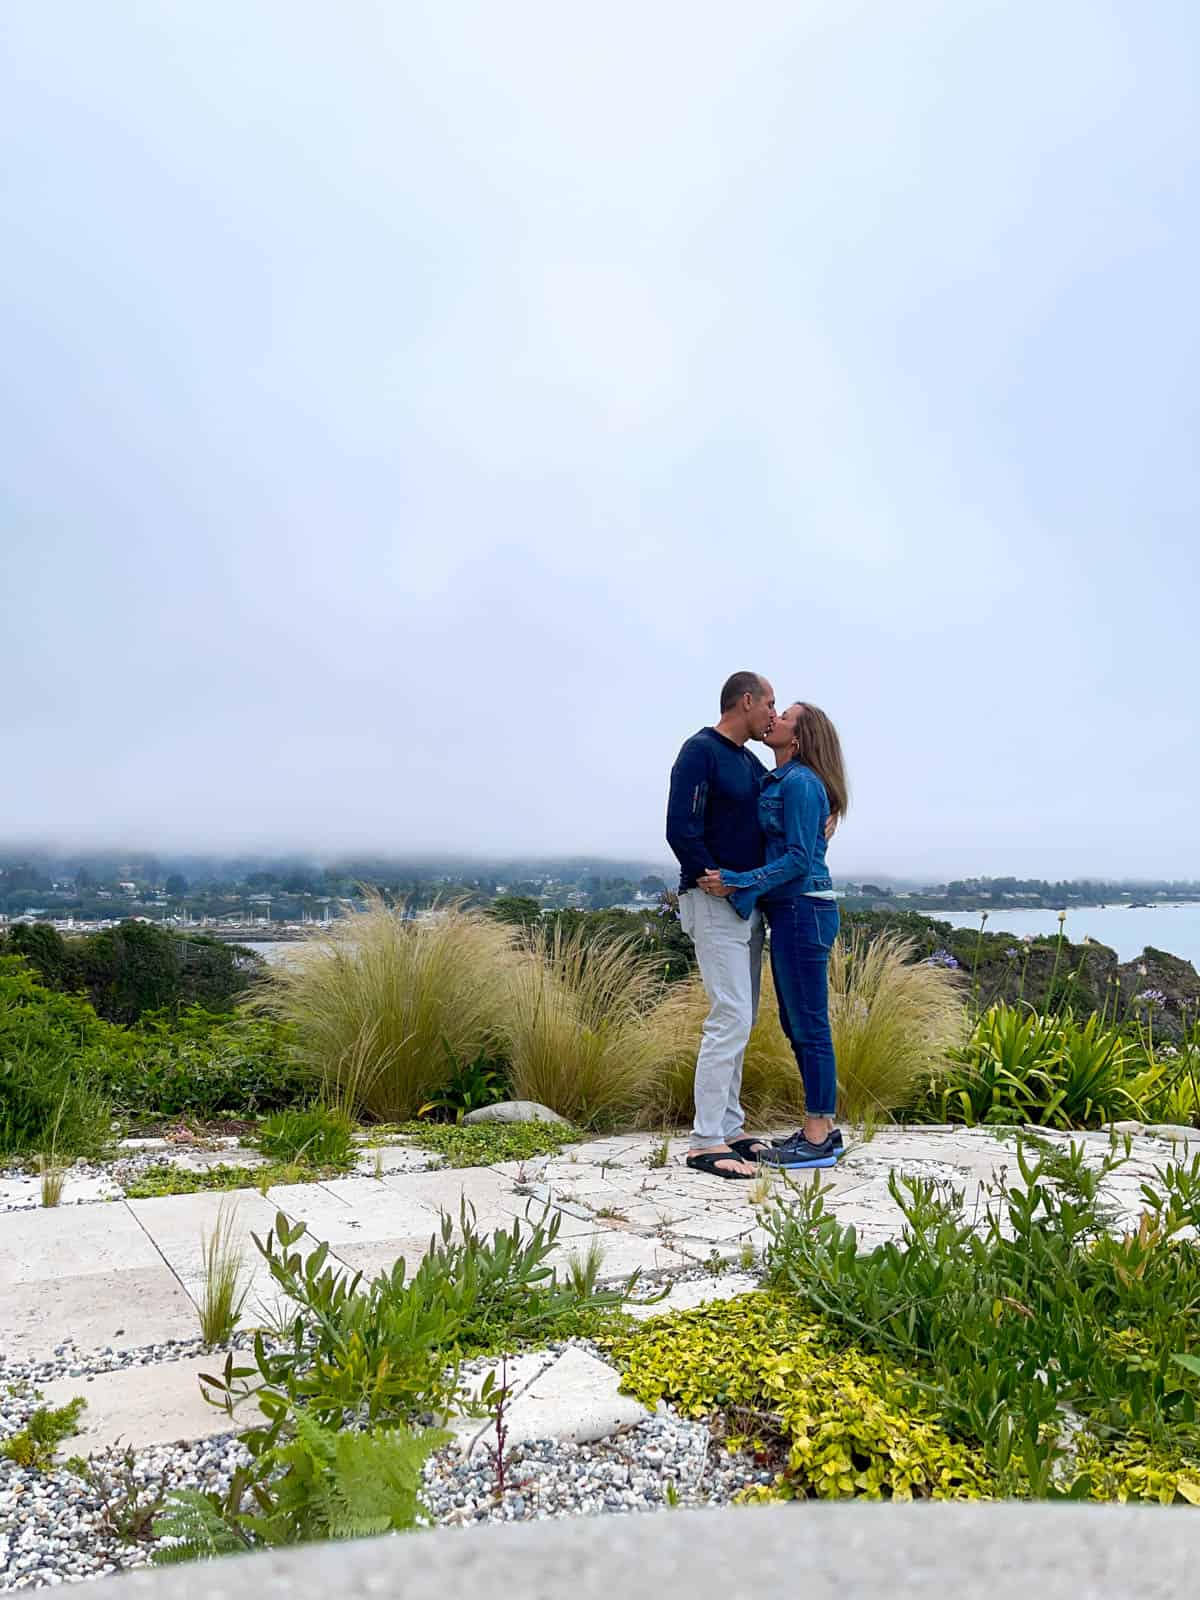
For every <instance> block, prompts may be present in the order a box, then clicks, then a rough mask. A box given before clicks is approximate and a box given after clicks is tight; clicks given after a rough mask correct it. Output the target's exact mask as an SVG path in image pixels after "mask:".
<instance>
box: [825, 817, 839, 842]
mask: <svg viewBox="0 0 1200 1600" xmlns="http://www.w3.org/2000/svg"><path fill="white" fill-rule="evenodd" d="M837 825H838V818H837V817H836V816H835V815H834V813H833V812H832V811H831V812H830V813H829V815H828V816H827V817H826V818H825V843H826V844H828V843H829V841H830V839H832V838H833V836H834V834H835V833H836V832H837Z"/></svg>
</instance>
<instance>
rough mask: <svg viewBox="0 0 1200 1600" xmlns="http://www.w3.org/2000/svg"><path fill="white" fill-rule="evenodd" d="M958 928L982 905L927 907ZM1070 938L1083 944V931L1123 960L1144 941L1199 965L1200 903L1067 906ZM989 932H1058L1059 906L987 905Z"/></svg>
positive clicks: (975, 920)
mask: <svg viewBox="0 0 1200 1600" xmlns="http://www.w3.org/2000/svg"><path fill="white" fill-rule="evenodd" d="M922 915H923V916H926V917H937V918H938V919H939V920H940V921H942V922H949V923H951V924H952V925H953V926H954V927H956V928H977V927H978V926H979V913H978V911H945V912H942V911H925V912H922ZM1063 927H1064V931H1065V933H1066V936H1067V938H1068V939H1070V940H1071V941H1072V943H1074V944H1079V943H1080V941H1081V940H1082V939H1084V938H1085V937H1090V938H1092V939H1096V940H1098V941H1099V942H1100V943H1101V944H1106V945H1108V946H1109V947H1110V949H1113V950H1115V951H1116V952H1117V959H1118V960H1120V961H1132V960H1133V959H1134V958H1135V956H1140V955H1141V953H1142V951H1143V950H1144V949H1145V948H1146V946H1147V945H1148V944H1149V945H1153V946H1154V948H1155V949H1156V950H1165V951H1166V952H1167V953H1168V955H1173V956H1182V957H1183V959H1184V960H1185V961H1190V962H1191V963H1192V965H1193V966H1194V967H1196V968H1197V969H1198V970H1200V904H1194V905H1178V906H1172V905H1162V906H1092V907H1089V908H1086V909H1084V910H1079V911H1068V912H1067V920H1066V922H1065V923H1064V925H1063ZM987 931H988V933H1011V934H1013V935H1014V936H1015V937H1016V938H1020V937H1021V936H1022V934H1026V933H1034V934H1038V933H1049V934H1056V933H1057V932H1058V913H1057V911H989V912H988V919H987Z"/></svg>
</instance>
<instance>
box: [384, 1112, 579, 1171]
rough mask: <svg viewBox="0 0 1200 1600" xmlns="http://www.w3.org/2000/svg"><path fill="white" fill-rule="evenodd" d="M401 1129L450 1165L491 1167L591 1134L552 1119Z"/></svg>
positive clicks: (541, 1153)
mask: <svg viewBox="0 0 1200 1600" xmlns="http://www.w3.org/2000/svg"><path fill="white" fill-rule="evenodd" d="M398 1131H399V1132H401V1133H404V1134H406V1135H408V1136H409V1138H410V1139H411V1140H412V1143H413V1144H416V1145H420V1146H421V1147H422V1148H423V1149H425V1150H432V1151H434V1152H435V1154H437V1155H440V1156H442V1157H444V1158H445V1161H446V1165H447V1166H449V1167H488V1166H494V1165H495V1164H496V1163H497V1162H500V1161H529V1160H532V1158H533V1157H534V1156H553V1155H557V1154H558V1152H559V1151H560V1150H561V1149H562V1148H563V1146H564V1145H569V1144H573V1143H577V1142H579V1141H580V1140H583V1139H586V1138H588V1137H589V1136H588V1135H587V1134H586V1133H584V1132H582V1131H581V1130H580V1129H578V1128H568V1127H563V1125H562V1124H561V1123H557V1122H554V1123H551V1122H473V1123H441V1122H405V1123H402V1124H401V1126H400V1128H399V1130H398Z"/></svg>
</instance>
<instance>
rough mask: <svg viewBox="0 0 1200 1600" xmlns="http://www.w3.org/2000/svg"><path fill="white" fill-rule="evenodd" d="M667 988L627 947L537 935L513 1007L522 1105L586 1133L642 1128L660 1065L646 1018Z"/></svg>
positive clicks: (510, 1039)
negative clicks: (635, 1123) (547, 1111)
mask: <svg viewBox="0 0 1200 1600" xmlns="http://www.w3.org/2000/svg"><path fill="white" fill-rule="evenodd" d="M662 988H663V985H662V980H661V977H660V976H659V972H658V967H657V964H656V963H655V962H653V961H651V960H649V959H647V958H646V957H645V956H643V955H642V954H641V953H640V951H639V950H638V949H637V948H636V947H635V946H634V945H633V943H632V942H631V941H630V940H629V939H613V940H593V941H592V942H591V943H585V942H584V941H583V940H582V939H581V937H580V936H579V935H578V934H564V933H563V931H562V930H561V929H560V928H557V927H556V928H555V929H554V930H553V931H552V932H551V931H549V930H546V929H542V930H539V931H537V932H535V933H532V934H531V935H530V938H529V942H528V945H527V948H526V950H525V951H524V952H523V956H522V960H521V962H520V965H519V967H518V969H517V972H516V975H515V978H514V981H513V983H512V987H511V992H510V999H509V1006H510V1010H509V1020H508V1036H507V1045H508V1057H509V1061H510V1062H511V1076H512V1087H513V1093H514V1095H515V1096H516V1098H518V1099H520V1100H537V1101H539V1102H540V1103H541V1104H542V1105H546V1106H549V1107H550V1108H551V1110H553V1111H557V1112H558V1113H559V1115H560V1116H564V1117H567V1118H568V1119H569V1120H570V1121H571V1122H573V1123H575V1124H576V1126H578V1127H581V1128H610V1127H617V1126H620V1125H622V1124H628V1123H630V1122H631V1121H632V1120H634V1119H635V1118H636V1117H637V1115H638V1113H639V1112H640V1110H641V1108H642V1106H643V1105H644V1103H645V1098H646V1093H647V1087H648V1085H649V1083H650V1080H651V1077H652V1075H653V1073H654V1070H655V1066H656V1062H657V1056H658V1036H657V1033H656V1032H655V1030H654V1029H653V1027H652V1026H651V1025H650V1022H649V1020H648V1018H649V1015H650V1014H651V1013H652V1011H653V1008H654V1006H655V1003H656V1002H657V1001H658V999H659V997H660V995H661V993H662Z"/></svg>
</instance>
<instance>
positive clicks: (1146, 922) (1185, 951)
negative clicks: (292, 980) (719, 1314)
mask: <svg viewBox="0 0 1200 1600" xmlns="http://www.w3.org/2000/svg"><path fill="white" fill-rule="evenodd" d="M921 915H922V916H926V917H936V918H938V920H939V921H941V922H949V923H951V924H953V926H954V927H956V928H977V927H978V926H979V913H978V911H923V912H922V913H921ZM1065 928H1066V935H1067V938H1068V939H1070V940H1072V941H1073V942H1074V943H1075V944H1078V943H1079V942H1080V941H1081V940H1082V939H1083V938H1084V937H1085V935H1086V936H1090V937H1091V938H1093V939H1098V940H1099V941H1100V943H1101V944H1106V945H1108V946H1109V947H1110V948H1111V949H1113V950H1115V951H1116V952H1117V959H1118V960H1120V961H1132V960H1133V959H1134V957H1135V956H1140V955H1141V953H1142V951H1143V950H1144V949H1145V948H1146V946H1147V945H1148V944H1152V945H1153V946H1154V948H1155V949H1156V950H1166V951H1167V953H1168V954H1169V955H1173V956H1182V957H1183V959H1184V960H1185V961H1190V962H1191V963H1192V965H1193V966H1194V967H1196V968H1197V970H1198V971H1200V903H1198V904H1196V905H1179V906H1171V905H1164V906H1145V907H1143V906H1138V907H1136V908H1135V907H1131V906H1093V907H1091V908H1090V909H1088V910H1084V911H1068V912H1067V920H1066V924H1065ZM987 931H988V932H989V933H1011V934H1012V935H1013V936H1014V938H1018V939H1019V938H1020V937H1021V935H1022V934H1026V933H1035V934H1036V933H1049V934H1055V933H1057V932H1058V913H1057V911H989V912H988V920H987ZM253 948H254V949H255V950H257V951H259V952H260V954H262V955H263V956H265V957H266V959H267V960H268V961H270V962H278V961H282V962H286V961H288V960H289V959H290V960H293V961H294V960H295V959H296V956H297V954H298V953H299V952H300V951H301V950H302V949H303V948H304V947H303V945H299V944H289V943H286V942H283V941H275V942H273V943H258V942H255V944H254V945H253Z"/></svg>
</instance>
